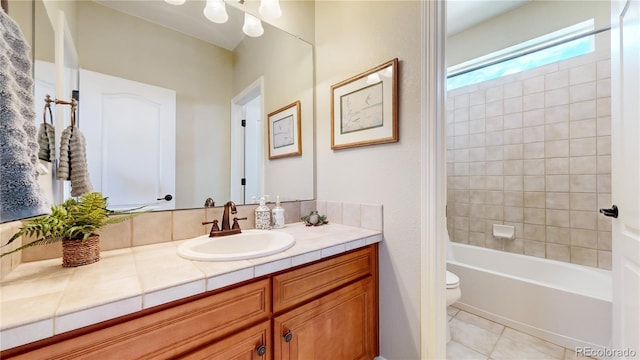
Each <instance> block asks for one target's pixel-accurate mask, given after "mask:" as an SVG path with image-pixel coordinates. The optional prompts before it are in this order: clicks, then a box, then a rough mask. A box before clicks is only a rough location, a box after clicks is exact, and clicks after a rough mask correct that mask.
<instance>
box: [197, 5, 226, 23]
mask: <svg viewBox="0 0 640 360" xmlns="http://www.w3.org/2000/svg"><path fill="white" fill-rule="evenodd" d="M203 12H204V16H205V17H206V18H207V19H209V21H211V22H214V23H217V24H223V23H225V22H227V20H229V15H227V7H226V6H225V5H224V1H223V0H207V5H206V6H205V7H204V11H203Z"/></svg>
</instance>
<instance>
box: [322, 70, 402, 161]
mask: <svg viewBox="0 0 640 360" xmlns="http://www.w3.org/2000/svg"><path fill="white" fill-rule="evenodd" d="M397 141H398V58H395V59H393V60H390V61H387V62H386V63H384V64H382V65H379V66H376V67H374V68H373V69H370V70H367V71H365V72H363V73H361V74H358V75H356V76H353V77H351V78H349V79H347V80H344V81H342V82H339V83H337V84H335V85H332V86H331V149H333V150H339V149H346V148H352V147H358V146H368V145H374V144H383V143H391V142H397Z"/></svg>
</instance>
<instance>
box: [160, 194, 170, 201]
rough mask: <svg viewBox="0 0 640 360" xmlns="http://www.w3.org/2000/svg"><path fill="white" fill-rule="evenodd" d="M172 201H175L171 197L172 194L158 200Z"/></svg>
mask: <svg viewBox="0 0 640 360" xmlns="http://www.w3.org/2000/svg"><path fill="white" fill-rule="evenodd" d="M171 199H173V196H171V194H167V195H165V196H164V197H161V198H157V199H156V200H167V201H171Z"/></svg>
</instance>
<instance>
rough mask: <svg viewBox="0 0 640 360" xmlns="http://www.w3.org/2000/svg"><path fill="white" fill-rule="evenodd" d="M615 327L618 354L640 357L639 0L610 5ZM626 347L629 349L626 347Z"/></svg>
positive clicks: (613, 329) (617, 355)
mask: <svg viewBox="0 0 640 360" xmlns="http://www.w3.org/2000/svg"><path fill="white" fill-rule="evenodd" d="M611 25H612V41H611V71H612V73H611V81H612V83H611V90H612V94H611V101H612V133H611V143H612V149H611V150H612V152H611V157H612V164H611V165H612V185H613V186H612V193H611V196H612V202H613V203H614V204H616V205H617V207H618V208H619V216H618V217H617V218H615V219H613V223H612V232H613V234H612V235H613V324H612V326H613V328H612V336H613V340H612V347H613V349H615V350H616V351H622V352H621V353H617V354H615V356H614V357H615V358H629V359H631V358H633V359H637V358H638V357H640V147H639V145H638V143H639V142H640V125H639V124H638V123H639V122H640V2H638V0H626V1H613V2H612V5H611ZM624 351H626V352H624Z"/></svg>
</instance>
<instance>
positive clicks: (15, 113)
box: [0, 11, 49, 221]
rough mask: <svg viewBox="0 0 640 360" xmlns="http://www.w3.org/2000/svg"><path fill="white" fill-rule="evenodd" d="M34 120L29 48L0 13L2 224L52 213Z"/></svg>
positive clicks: (0, 205) (7, 17) (3, 13)
mask: <svg viewBox="0 0 640 360" xmlns="http://www.w3.org/2000/svg"><path fill="white" fill-rule="evenodd" d="M34 119H35V112H34V111H33V78H32V74H31V60H30V58H29V45H28V44H27V42H26V41H25V39H24V36H23V35H22V32H21V31H20V28H19V27H18V25H17V24H16V23H15V22H14V21H13V19H11V18H10V17H9V15H7V14H5V12H4V11H0V178H1V179H2V180H1V181H0V221H10V220H16V219H22V218H25V217H30V216H34V215H40V214H44V213H48V212H49V209H48V208H49V206H48V204H47V203H46V200H45V199H44V197H43V196H42V193H41V191H40V187H39V186H38V180H37V166H38V142H37V135H36V127H35V125H34V121H35V120H34Z"/></svg>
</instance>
